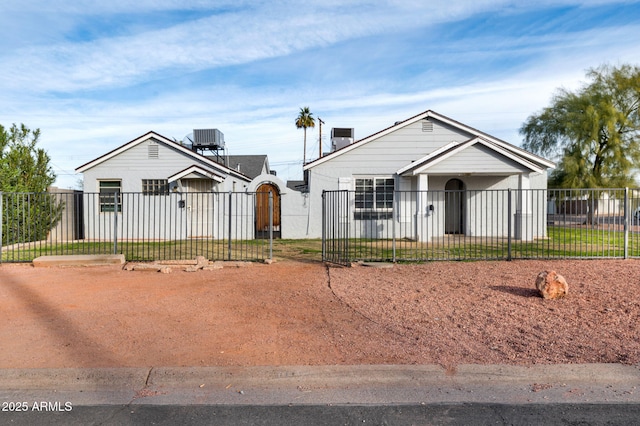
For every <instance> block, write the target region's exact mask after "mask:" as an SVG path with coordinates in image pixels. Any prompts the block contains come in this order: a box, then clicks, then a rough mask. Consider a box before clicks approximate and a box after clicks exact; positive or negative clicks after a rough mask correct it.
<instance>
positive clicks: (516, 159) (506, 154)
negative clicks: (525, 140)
mask: <svg viewBox="0 0 640 426" xmlns="http://www.w3.org/2000/svg"><path fill="white" fill-rule="evenodd" d="M478 143H479V144H481V145H483V146H486V147H487V148H489V149H491V150H493V151H495V152H497V153H498V154H500V155H502V156H504V157H507V158H509V159H510V160H512V161H514V162H516V163H518V164H520V165H522V166H524V167H526V168H528V169H530V170H531V171H533V172H536V173H542V172H544V170H545V169H544V168H542V167H539V166H538V165H536V164H534V163H532V162H530V161H527V160H525V159H523V158H522V157H520V156H518V155H515V154H514V153H512V152H511V151H509V150H506V149H504V148H502V147H500V146H496V145H495V144H494V143H492V142H490V141H487V140H486V139H484V138H482V137H475V138H473V139H470V140H468V141H467V142H463V143H462V144H460V145H459V146H457V147H455V148H453V149H451V150H450V151H449V152H447V153H446V154H445V155H443V156H441V157H440V158H437V159H435V160H434V161H432V162H430V161H429V159H425V160H424V161H423V163H424V164H422V165H418V166H417V167H415V168H414V170H413V172H412V173H411V174H413V175H417V174H420V173H422V172H424V171H425V170H427V169H429V168H430V167H432V166H434V165H436V164H438V163H440V162H441V161H444V160H446V159H448V158H451V157H452V156H454V155H456V154H458V153H460V152H462V151H464V150H465V149H467V148H469V147H471V146H473V145H476V144H478ZM409 170H410V169H409Z"/></svg>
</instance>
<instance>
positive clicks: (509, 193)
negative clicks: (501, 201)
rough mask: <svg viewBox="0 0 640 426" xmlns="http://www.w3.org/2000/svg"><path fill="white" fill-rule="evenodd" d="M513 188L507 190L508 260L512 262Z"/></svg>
mask: <svg viewBox="0 0 640 426" xmlns="http://www.w3.org/2000/svg"><path fill="white" fill-rule="evenodd" d="M511 208H512V206H511V188H509V189H508V190H507V260H511V220H512V219H513V218H512V217H511Z"/></svg>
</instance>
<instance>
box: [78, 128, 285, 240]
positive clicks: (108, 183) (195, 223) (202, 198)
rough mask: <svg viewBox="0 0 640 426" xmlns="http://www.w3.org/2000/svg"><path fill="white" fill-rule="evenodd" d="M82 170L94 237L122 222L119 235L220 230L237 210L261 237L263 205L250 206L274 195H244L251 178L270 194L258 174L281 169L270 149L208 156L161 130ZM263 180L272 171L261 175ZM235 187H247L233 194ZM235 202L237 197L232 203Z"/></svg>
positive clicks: (87, 223)
mask: <svg viewBox="0 0 640 426" xmlns="http://www.w3.org/2000/svg"><path fill="white" fill-rule="evenodd" d="M194 132H196V131H194ZM209 133H212V132H209ZM215 135H216V137H219V135H220V133H219V132H218V131H216V133H215ZM205 136H206V134H205ZM196 142H197V143H199V145H198V147H199V148H223V146H224V145H223V144H224V142H223V141H222V142H221V143H220V142H219V141H218V140H216V141H214V140H213V139H212V140H211V141H209V142H211V143H212V145H207V143H209V142H206V140H205V142H206V143H202V141H198V140H196ZM76 171H77V172H79V173H82V174H83V192H84V194H85V196H84V209H83V211H84V217H83V222H84V235H85V238H88V239H109V238H111V237H112V236H113V235H114V234H113V232H114V230H113V229H116V228H114V227H117V237H118V238H129V239H135V238H145V239H158V240H160V239H184V238H205V237H206V238H216V237H222V235H223V234H224V231H226V230H227V227H226V225H225V224H226V223H228V222H229V217H230V216H233V218H234V220H236V222H237V221H240V222H242V223H241V224H240V225H238V223H235V224H234V228H233V230H232V232H233V233H234V235H235V234H238V235H242V236H243V237H250V238H253V237H254V231H256V230H255V229H254V221H255V220H254V213H255V212H254V211H249V210H253V209H256V208H258V207H256V205H255V204H256V203H258V204H259V203H260V202H261V200H262V199H265V200H266V198H265V197H262V198H261V199H259V200H258V201H255V200H254V199H251V200H249V201H246V202H245V201H244V200H242V202H241V200H240V199H239V197H240V195H241V194H243V193H247V191H248V188H249V187H250V186H251V189H252V190H253V191H256V190H257V191H261V192H263V193H265V194H267V193H268V192H269V191H270V190H271V189H270V187H263V186H261V185H260V184H253V185H252V182H253V180H254V179H255V178H257V177H259V176H267V177H270V176H273V175H271V171H270V169H269V162H268V159H267V156H266V155H247V156H227V155H223V156H215V155H209V156H205V155H202V154H200V153H198V152H196V151H195V150H193V149H192V147H189V146H184V145H182V144H180V143H177V142H174V141H173V140H171V139H169V138H167V137H165V136H162V135H160V134H158V133H156V132H153V131H151V132H148V133H146V134H144V135H142V136H140V137H138V138H136V139H133V140H131V141H129V142H127V143H125V144H124V145H122V146H120V147H118V148H116V149H114V150H112V151H110V152H108V153H106V154H104V155H102V156H100V157H98V158H96V159H94V160H92V161H90V162H88V163H86V164H83V165H82V166H80V167H78V168H77V169H76ZM263 181H265V179H264V177H262V178H260V179H259V180H258V182H263ZM230 193H234V194H240V195H237V196H236V195H234V196H233V197H234V200H229V197H231V195H229V194H230ZM92 195H94V196H92ZM236 198H237V199H236ZM245 198H246V197H245ZM249 202H251V203H252V205H251V207H248V203H249ZM265 203H266V201H262V204H265ZM228 205H233V210H232V211H230V210H229V208H228V207H226V206H228ZM221 206H225V207H224V209H223V208H222V207H221ZM264 207H265V208H266V205H265V206H264ZM225 215H226V216H225ZM112 217H113V219H117V218H119V219H118V220H119V222H118V221H116V220H111V218H112ZM262 217H268V214H266V213H265V214H262ZM111 223H113V225H111ZM264 226H265V225H263V227H264Z"/></svg>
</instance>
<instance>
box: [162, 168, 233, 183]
mask: <svg viewBox="0 0 640 426" xmlns="http://www.w3.org/2000/svg"><path fill="white" fill-rule="evenodd" d="M194 175H195V176H201V177H203V178H207V179H212V180H215V181H216V182H218V183H219V182H222V181H223V180H224V176H222V175H219V174H216V173H214V172H213V171H211V170H207V169H205V168H203V167H200V166H191V167H187V168H186V169H184V170H181V171H179V172H178V173H176V174H174V175H171V176H169V177H168V178H167V180H168V181H169V182H175V181H176V180H178V179H182V178H185V177H186V178H189V177H194Z"/></svg>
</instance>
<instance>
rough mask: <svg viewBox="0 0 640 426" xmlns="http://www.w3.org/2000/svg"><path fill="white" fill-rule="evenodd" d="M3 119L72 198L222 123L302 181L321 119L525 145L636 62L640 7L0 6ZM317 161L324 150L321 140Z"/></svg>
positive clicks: (463, 3)
mask: <svg viewBox="0 0 640 426" xmlns="http://www.w3.org/2000/svg"><path fill="white" fill-rule="evenodd" d="M0 63H1V64H2V68H1V71H0V124H3V125H4V126H10V125H11V124H12V123H25V124H26V125H27V126H29V127H31V128H40V129H41V132H42V134H41V139H40V146H42V147H43V148H45V149H46V150H47V151H48V152H49V155H50V156H51V158H52V165H53V168H54V171H55V172H56V174H57V175H58V180H57V182H56V184H57V185H58V186H60V187H63V188H67V187H74V186H77V183H78V181H79V179H80V178H81V175H77V174H75V173H74V169H75V168H76V167H78V166H80V165H82V164H84V163H86V162H88V161H90V160H92V159H94V158H96V157H98V156H100V155H102V154H104V153H106V152H108V151H110V150H112V149H114V148H116V147H118V146H120V145H122V144H123V143H126V142H128V141H130V140H132V139H134V138H136V137H138V136H140V135H142V134H145V133H147V132H148V131H150V130H154V131H156V132H159V133H161V134H163V135H164V136H167V137H170V138H175V139H177V140H182V139H183V138H184V136H186V135H187V134H188V133H190V132H191V131H192V129H194V128H195V129H198V128H218V129H220V130H221V131H222V132H223V133H224V135H225V140H226V143H227V148H228V149H229V153H230V154H268V155H269V161H270V163H271V165H272V168H274V169H276V170H277V171H278V175H279V176H280V177H282V178H283V179H296V178H300V177H301V175H302V154H303V152H302V149H303V148H302V145H303V144H302V139H303V132H302V130H299V129H296V127H295V125H294V120H295V118H296V116H297V114H298V112H299V109H300V107H303V106H309V107H310V109H311V111H312V112H313V114H314V116H315V117H320V118H322V120H323V121H324V122H325V125H324V126H323V145H324V146H328V144H329V140H328V134H329V131H330V129H331V127H354V128H355V133H356V139H360V138H363V137H365V136H367V135H369V134H371V133H374V132H377V131H379V130H381V129H383V128H386V127H388V126H390V125H392V124H393V123H394V122H396V121H399V120H403V119H406V118H408V117H411V116H413V115H415V114H418V113H420V112H422V111H425V110H427V109H432V110H435V111H437V112H439V113H441V114H444V115H446V116H449V117H450V118H453V119H455V120H458V121H461V122H463V123H465V124H468V125H470V126H473V127H476V128H478V129H479V130H482V131H484V132H486V133H490V134H492V135H494V136H497V137H500V138H502V139H504V140H506V141H508V142H511V143H513V144H515V145H520V144H521V141H522V139H521V136H520V135H519V134H518V129H519V128H520V126H521V124H522V123H523V122H524V121H525V120H526V118H527V117H528V116H529V115H531V114H533V113H535V112H537V111H539V110H540V109H541V108H543V107H545V106H547V105H548V104H549V102H550V100H551V97H552V96H553V94H554V93H555V92H556V90H557V89H558V88H561V87H563V88H566V89H570V90H573V89H576V88H578V87H580V85H581V84H582V83H583V82H584V81H585V71H586V70H587V69H589V68H592V67H597V66H599V65H601V64H605V63H606V64H611V65H619V64H622V63H630V64H634V65H640V1H608V0H593V1H570V0H560V1H545V0H541V1H536V2H531V1H521V2H520V1H507V0H505V1H500V0H491V1H490V0H450V1H447V2H435V1H429V2H427V1H422V0H407V1H402V0H387V1H379V0H354V1H345V0H340V1H338V0H323V1H313V0H311V1H305V2H297V1H285V0H266V1H249V0H212V1H208V0H137V1H135V2H132V1H130V0H111V1H109V2H95V1H93V0H57V1H55V2H52V1H50V0H3V1H2V3H1V4H0ZM307 144H308V153H307V158H308V159H313V158H316V157H317V155H318V127H316V128H315V129H310V130H308V141H307Z"/></svg>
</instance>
